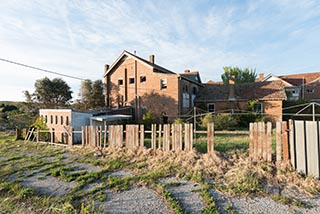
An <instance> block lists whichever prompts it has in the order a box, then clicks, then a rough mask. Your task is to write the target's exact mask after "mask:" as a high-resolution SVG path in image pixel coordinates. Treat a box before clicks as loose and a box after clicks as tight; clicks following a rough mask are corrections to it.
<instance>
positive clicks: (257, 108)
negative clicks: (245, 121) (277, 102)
mask: <svg viewBox="0 0 320 214" xmlns="http://www.w3.org/2000/svg"><path fill="white" fill-rule="evenodd" d="M253 111H255V112H258V113H262V104H261V103H257V104H254V106H253Z"/></svg>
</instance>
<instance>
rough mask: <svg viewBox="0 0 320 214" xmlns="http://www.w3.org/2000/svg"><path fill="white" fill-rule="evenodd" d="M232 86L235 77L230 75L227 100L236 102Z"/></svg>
mask: <svg viewBox="0 0 320 214" xmlns="http://www.w3.org/2000/svg"><path fill="white" fill-rule="evenodd" d="M234 84H235V77H234V76H233V75H232V76H230V78H229V100H230V101H233V100H236V96H235V91H234V90H235V89H234V88H235V86H234Z"/></svg>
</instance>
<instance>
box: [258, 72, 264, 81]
mask: <svg viewBox="0 0 320 214" xmlns="http://www.w3.org/2000/svg"><path fill="white" fill-rule="evenodd" d="M262 80H264V73H260V74H259V81H262Z"/></svg>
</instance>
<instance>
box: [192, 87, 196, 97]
mask: <svg viewBox="0 0 320 214" xmlns="http://www.w3.org/2000/svg"><path fill="white" fill-rule="evenodd" d="M192 94H194V95H195V94H197V88H196V87H193V88H192Z"/></svg>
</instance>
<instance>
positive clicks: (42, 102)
mask: <svg viewBox="0 0 320 214" xmlns="http://www.w3.org/2000/svg"><path fill="white" fill-rule="evenodd" d="M34 87H35V92H34V93H33V94H30V93H29V91H25V92H24V94H25V97H26V102H27V103H30V102H31V103H34V104H38V107H39V108H59V107H65V106H68V105H69V101H70V100H71V98H72V96H71V94H72V91H71V89H70V87H69V86H68V84H67V83H66V82H65V81H64V80H62V79H61V78H54V79H53V80H50V79H49V78H47V77H45V78H43V79H39V80H36V82H35V84H34Z"/></svg>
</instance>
